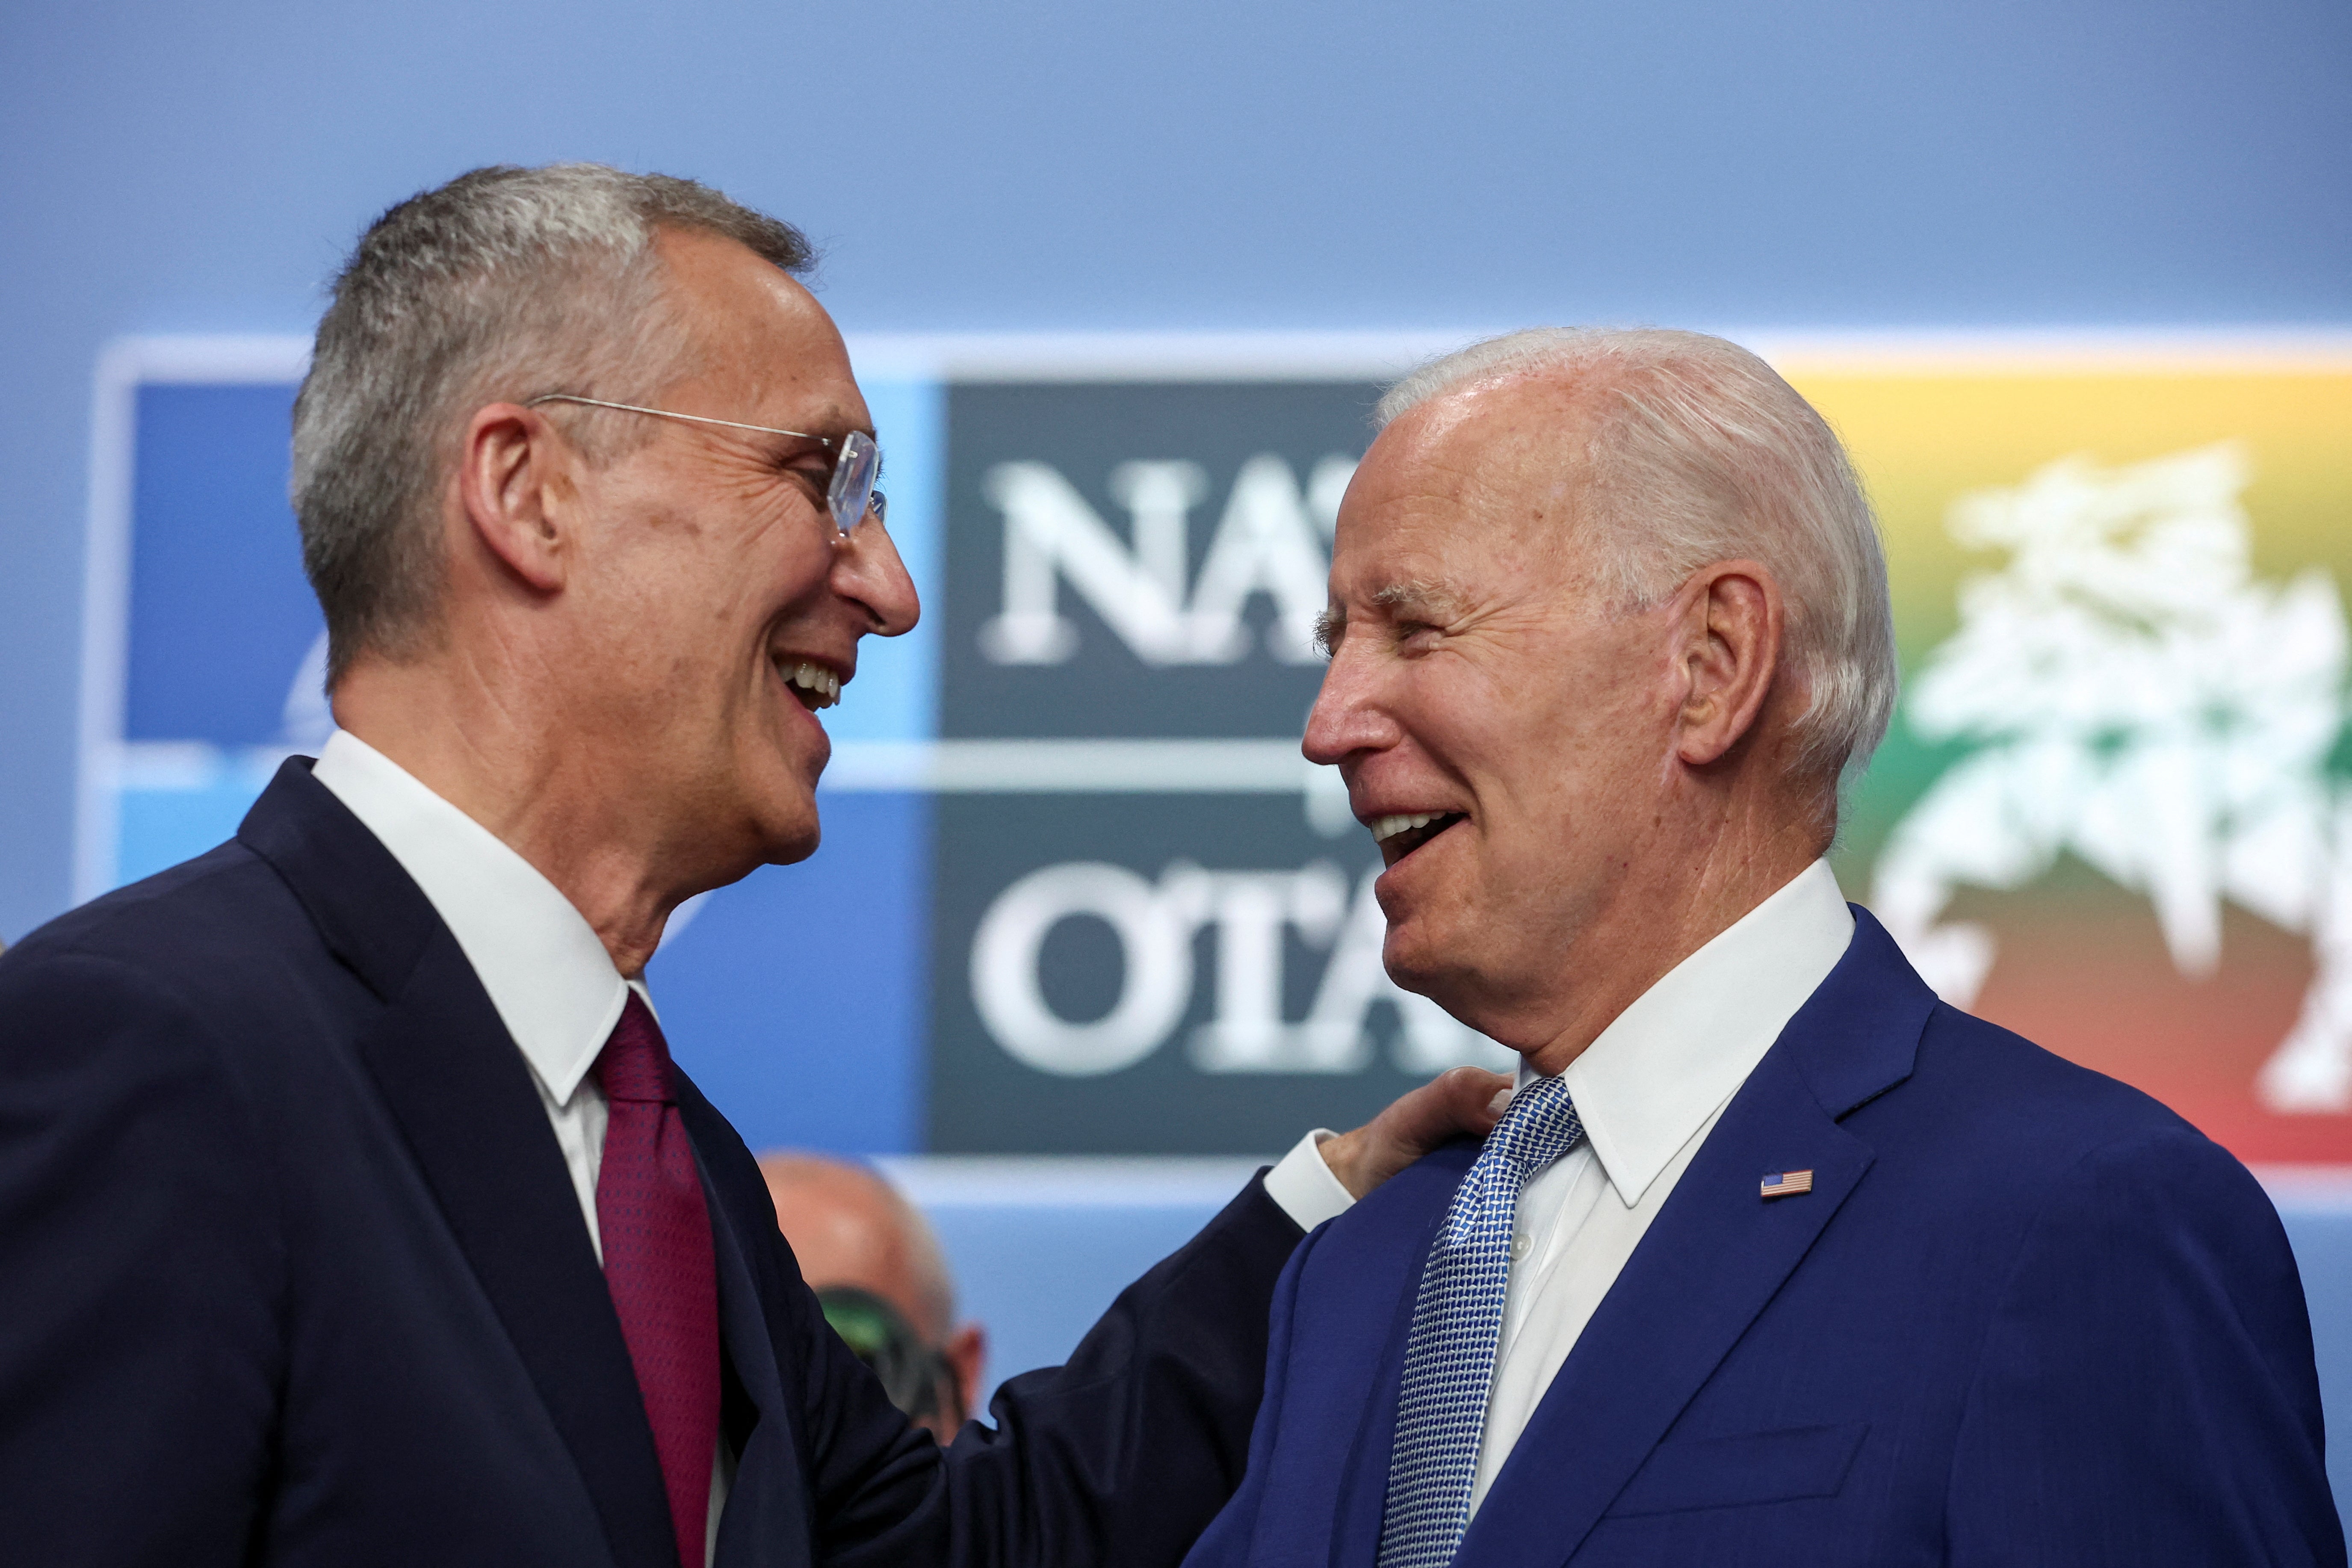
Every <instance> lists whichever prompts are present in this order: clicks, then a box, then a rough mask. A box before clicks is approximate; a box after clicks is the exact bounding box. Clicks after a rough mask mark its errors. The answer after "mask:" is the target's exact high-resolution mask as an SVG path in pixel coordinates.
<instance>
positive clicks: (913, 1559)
mask: <svg viewBox="0 0 2352 1568" xmlns="http://www.w3.org/2000/svg"><path fill="white" fill-rule="evenodd" d="M1299 1235H1300V1232H1299V1229H1298V1227H1297V1225H1296V1224H1294V1223H1293V1222H1292V1221H1291V1220H1290V1219H1289V1217H1288V1216H1287V1215H1285V1214H1284V1213H1283V1212H1282V1211H1281V1209H1280V1208H1279V1207H1278V1206H1277V1205H1276V1204H1275V1203H1274V1201H1273V1200H1272V1199H1271V1198H1269V1197H1267V1196H1266V1194H1265V1186H1264V1184H1263V1182H1262V1181H1253V1182H1252V1183H1251V1184H1250V1185H1249V1187H1248V1188H1247V1189H1246V1190H1245V1191H1244V1192H1243V1193H1242V1194H1241V1195H1240V1196H1238V1197H1236V1198H1235V1199H1234V1201H1233V1202H1232V1203H1231V1204H1229V1205H1226V1207H1225V1209H1224V1210H1223V1212H1222V1213H1221V1214H1219V1215H1217V1217H1216V1218H1215V1219H1214V1220H1213V1221H1211V1222H1210V1224H1209V1225H1208V1226H1206V1227H1205V1228H1204V1229H1202V1232H1201V1234H1200V1235H1198V1236H1196V1237H1193V1238H1192V1241H1190V1242H1189V1243H1187V1244H1186V1245H1185V1246H1184V1247H1182V1248H1181V1249H1180V1250H1179V1251H1177V1252H1176V1253H1175V1254H1174V1255H1173V1256H1171V1257H1170V1258H1166V1259H1165V1260H1163V1261H1162V1262H1160V1264H1159V1265H1158V1266H1157V1267H1155V1268H1152V1269H1151V1270H1150V1272H1149V1273H1147V1274H1145V1275H1144V1276H1143V1278H1142V1279H1139V1280H1137V1281H1136V1282H1135V1283H1134V1284H1133V1285H1130V1286H1129V1287H1128V1289H1126V1290H1124V1291H1122V1292H1121V1293H1120V1295H1119V1297H1118V1300H1117V1301H1115V1302H1114V1303H1113V1304H1112V1306H1111V1308H1110V1310H1109V1311H1108V1312H1107V1313H1105V1314H1104V1316H1103V1318H1102V1320H1101V1321H1099V1322H1097V1324H1096V1325H1095V1326H1094V1328H1093V1329H1092V1330H1091V1331H1088V1333H1087V1336H1086V1338H1085V1339H1084V1340H1082V1341H1081V1342H1079V1344H1078V1347H1077V1349H1076V1352H1074V1353H1073V1354H1072V1356H1071V1358H1070V1361H1069V1363H1068V1364H1067V1365H1065V1366H1061V1367H1056V1368H1053V1369H1050V1370H1047V1371H1042V1372H1033V1373H1024V1374H1023V1375H1021V1376H1018V1377H1015V1378H1013V1379H1011V1380H1009V1381H1008V1382H1006V1383H1005V1384H1003V1386H1002V1387H1000V1388H999V1389H998V1391H997V1394H996V1397H995V1399H994V1400H993V1401H992V1405H991V1414H992V1415H993V1416H994V1417H995V1421H996V1426H995V1429H994V1430H991V1429H990V1428H988V1427H987V1426H982V1425H981V1424H980V1423H977V1422H974V1423H971V1424H969V1425H967V1426H965V1427H964V1429H963V1431H962V1433H961V1435H960V1436H958V1437H957V1439H956V1441H955V1442H954V1443H953V1444H952V1445H951V1446H950V1447H949V1448H948V1449H947V1450H946V1452H945V1453H944V1455H942V1454H941V1452H940V1450H939V1449H938V1447H936V1446H935V1445H933V1443H932V1442H931V1440H930V1438H929V1435H927V1434H925V1433H923V1432H920V1431H919V1430H915V1429H913V1428H911V1427H909V1426H908V1423H907V1422H906V1419H905V1418H904V1417H903V1416H901V1415H898V1412H897V1411H896V1410H895V1409H893V1408H891V1407H890V1405H889V1404H888V1401H887V1398H885V1396H884V1395H883V1394H882V1391H881V1388H880V1385H879V1384H877V1383H876V1382H875V1380H874V1378H873V1376H872V1374H871V1373H868V1372H867V1371H866V1368H865V1367H864V1366H863V1365H862V1364H861V1363H858V1362H857V1360H856V1358H855V1357H854V1356H852V1355H851V1354H850V1352H849V1351H848V1350H847V1348H846V1347H845V1346H844V1345H842V1343H841V1342H840V1341H839V1340H838V1339H837V1338H835V1336H834V1334H833V1333H832V1331H830V1330H829V1329H826V1328H825V1327H824V1321H823V1318H822V1317H821V1316H817V1315H816V1314H815V1308H814V1298H811V1297H806V1292H805V1289H803V1291H802V1295H803V1297H804V1298H805V1299H806V1300H807V1301H808V1307H807V1309H806V1311H805V1313H804V1314H803V1315H804V1316H805V1317H808V1318H813V1319H814V1322H813V1324H811V1325H809V1326H807V1327H804V1328H803V1331H802V1332H803V1343H802V1344H801V1346H800V1347H799V1349H800V1353H801V1354H802V1355H803V1356H804V1357H805V1358H807V1359H806V1360H805V1361H804V1363H803V1364H804V1365H807V1366H808V1367H809V1369H810V1373H809V1378H808V1382H807V1384H805V1387H806V1390H807V1403H808V1409H807V1412H806V1416H805V1419H806V1421H807V1422H808V1430H809V1433H810V1439H811V1442H810V1451H811V1462H812V1469H813V1472H814V1473H813V1477H812V1480H813V1490H814V1502H815V1508H816V1513H817V1519H816V1532H817V1537H818V1554H819V1558H820V1560H821V1561H822V1562H824V1563H828V1564H832V1565H834V1568H868V1565H873V1568H881V1565H885V1564H887V1565H890V1568H898V1565H900V1564H925V1563H939V1564H955V1565H957V1568H1057V1565H1066V1568H1095V1565H1099V1564H1112V1563H1116V1564H1118V1568H1155V1565H1169V1568H1172V1565H1173V1564H1175V1563H1179V1562H1180V1561H1181V1559H1182V1558H1183V1556H1184V1553H1185V1551H1186V1549H1187V1548H1189V1547H1190V1546H1191V1545H1192V1542H1193V1540H1194V1538H1195V1537H1197V1536H1198V1535H1199V1534H1200V1533H1201V1531H1202V1529H1203V1528H1205V1527H1206V1526H1207V1525H1208V1523H1209V1521H1211V1520H1212V1519H1213V1518H1214V1517H1215V1516H1216V1513H1217V1510H1219V1509H1220V1508H1222V1507H1223V1505H1224V1503H1225V1500H1226V1499H1227V1498H1229V1497H1230V1496H1232V1495H1233V1492H1234V1488H1235V1487H1236V1486H1237V1485H1238V1484H1239V1483H1240V1481H1241V1479H1242V1471H1243V1468H1244V1463H1245V1462H1246V1459H1247V1450H1248V1445H1249V1440H1250V1427H1251V1422H1252V1420H1253V1418H1254V1417H1255V1415H1256V1412H1257V1406H1258V1393H1259V1388H1260V1384H1261V1379H1262V1377H1263V1375H1264V1370H1265V1356H1266V1313H1267V1308H1268V1305H1269V1303H1270V1302H1271V1300H1272V1299H1273V1295H1274V1289H1275V1283H1276V1279H1277V1278H1278V1277H1279V1275H1280V1274H1281V1272H1282V1268H1283V1266H1284V1264H1285V1262H1286V1261H1287V1259H1288V1258H1289V1257H1290V1254H1291V1251H1292V1249H1293V1248H1294V1247H1296V1246H1297V1242H1298V1238H1299Z"/></svg>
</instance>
